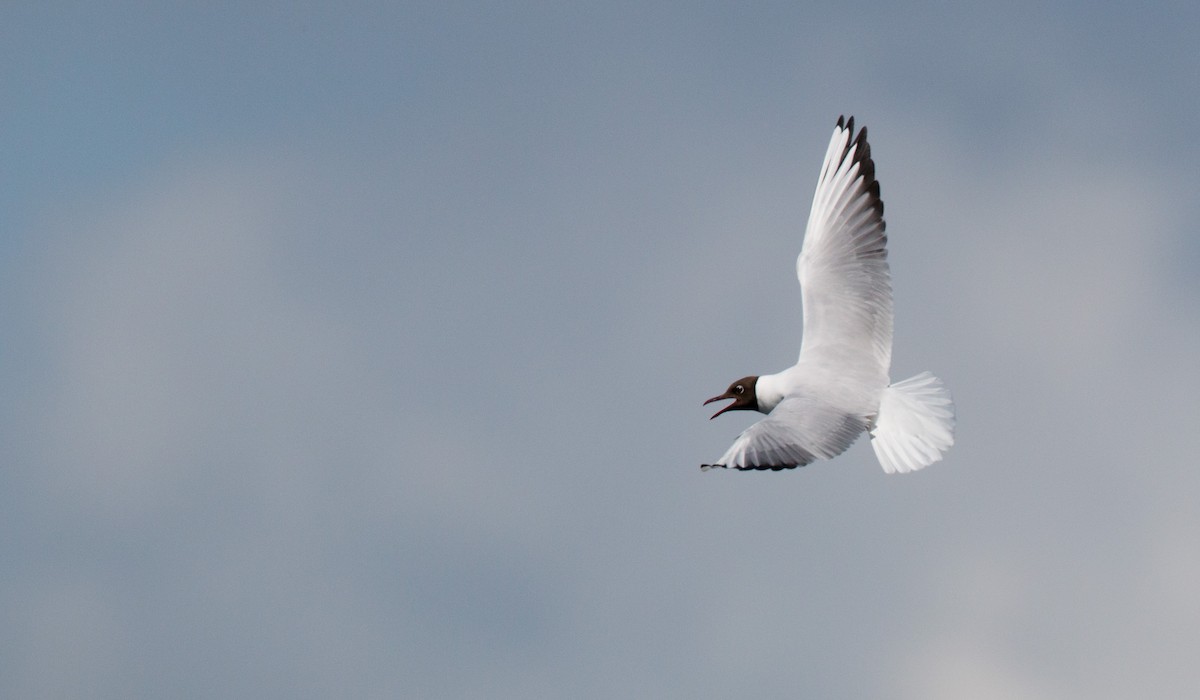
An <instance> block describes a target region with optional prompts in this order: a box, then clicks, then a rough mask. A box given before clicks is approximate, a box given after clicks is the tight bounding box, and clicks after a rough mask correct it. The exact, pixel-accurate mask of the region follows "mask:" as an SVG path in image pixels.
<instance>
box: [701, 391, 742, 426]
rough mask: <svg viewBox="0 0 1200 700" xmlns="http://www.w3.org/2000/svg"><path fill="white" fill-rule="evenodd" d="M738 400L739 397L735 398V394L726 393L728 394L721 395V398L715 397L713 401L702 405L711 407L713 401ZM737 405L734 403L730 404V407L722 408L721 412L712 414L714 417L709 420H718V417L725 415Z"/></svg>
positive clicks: (710, 400)
mask: <svg viewBox="0 0 1200 700" xmlns="http://www.w3.org/2000/svg"><path fill="white" fill-rule="evenodd" d="M736 398H737V397H736V396H734V395H733V394H728V393H726V394H721V395H720V396H714V397H712V398H711V399H709V400H708V401H705V402H704V403H703V404H701V405H703V406H707V405H709V404H710V403H712V402H713V401H722V400H724V399H736ZM736 405H737V401H734V402H733V403H731V404H729V405H728V406H726V407H725V408H722V409H721V410H719V411H717V412H716V413H714V414H712V417H711V418H709V420H712V419H713V418H716V417H717V416H719V415H721V414H722V413H724V412H726V411H728V410H729V409H731V408H733V407H734V406H736Z"/></svg>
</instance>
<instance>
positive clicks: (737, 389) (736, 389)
mask: <svg viewBox="0 0 1200 700" xmlns="http://www.w3.org/2000/svg"><path fill="white" fill-rule="evenodd" d="M745 391H746V387H744V386H742V385H741V384H738V385H737V386H735V387H733V393H735V394H741V393H743V392H745Z"/></svg>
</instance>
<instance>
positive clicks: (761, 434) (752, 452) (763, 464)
mask: <svg viewBox="0 0 1200 700" xmlns="http://www.w3.org/2000/svg"><path fill="white" fill-rule="evenodd" d="M866 427H867V421H866V419H864V418H862V417H861V416H853V415H849V414H847V413H845V412H842V411H840V410H837V409H835V408H833V407H831V406H829V405H828V404H826V403H823V402H820V401H816V400H813V399H811V398H806V397H803V396H792V397H789V398H786V399H784V400H783V401H781V402H779V405H778V406H776V407H775V410H773V411H771V413H770V414H768V415H767V417H766V418H763V419H762V420H760V421H759V422H757V423H755V424H754V425H752V426H750V427H749V428H747V429H746V430H745V431H744V432H743V433H742V434H741V435H739V436H738V439H737V440H735V441H734V443H733V445H732V446H731V447H730V448H729V449H728V450H726V451H725V454H724V455H723V456H722V457H721V459H719V460H717V461H716V463H714V464H702V465H700V468H701V469H704V470H708V469H711V468H713V467H727V468H729V469H772V470H775V471H778V470H780V469H794V468H795V467H803V466H804V465H806V464H809V463H811V462H813V461H815V460H818V459H832V458H833V457H836V456H838V455H840V454H841V453H843V452H845V451H846V448H848V447H850V445H851V444H852V443H853V442H854V440H855V439H856V438H857V437H858V435H859V433H861V432H862V431H863V430H865V429H866Z"/></svg>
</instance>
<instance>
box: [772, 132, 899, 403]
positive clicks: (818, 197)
mask: <svg viewBox="0 0 1200 700" xmlns="http://www.w3.org/2000/svg"><path fill="white" fill-rule="evenodd" d="M885 229H886V224H885V222H884V220H883V200H882V199H881V198H880V196H879V182H878V181H877V180H876V179H875V161H873V160H872V159H871V147H870V145H869V144H868V143H867V130H866V128H863V129H860V130H859V131H858V133H857V134H855V133H854V118H853V117H851V118H850V119H849V120H848V121H843V120H842V119H838V124H837V127H836V128H835V129H834V131H833V137H832V138H831V139H830V141H829V148H828V149H827V150H826V153H825V162H824V163H823V164H822V166H821V176H820V178H819V179H818V181H817V189H816V192H815V193H814V194H813V205H812V210H811V212H810V213H809V218H808V226H807V228H806V230H805V234H804V245H803V248H802V249H801V252H800V256H799V257H798V258H797V260H796V274H797V277H798V278H799V280H800V289H801V296H802V299H803V304H804V340H803V342H802V343H801V346H800V358H801V360H802V361H803V360H805V359H806V357H807V359H808V360H809V361H810V362H811V361H816V362H820V363H822V364H825V365H826V366H827V367H829V368H830V369H834V370H835V371H836V369H837V368H838V367H846V368H852V369H853V372H852V374H855V375H856V376H861V375H863V374H864V373H865V374H868V375H870V376H871V378H872V380H873V381H876V380H878V379H879V378H880V377H882V379H883V381H884V384H885V385H886V378H887V372H888V368H889V366H890V365H891V354H892V286H891V278H890V275H889V271H888V264H887V234H886V233H885Z"/></svg>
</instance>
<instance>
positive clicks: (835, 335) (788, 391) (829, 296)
mask: <svg viewBox="0 0 1200 700" xmlns="http://www.w3.org/2000/svg"><path fill="white" fill-rule="evenodd" d="M884 228H885V224H884V221H883V200H882V199H880V198H879V182H878V181H877V180H876V179H875V161H873V160H871V147H870V145H868V143H867V130H866V128H865V127H864V128H862V129H861V130H859V132H858V133H857V134H855V133H854V117H850V119H848V120H847V119H845V117H839V118H838V122H837V127H835V128H834V130H833V138H831V139H830V141H829V149H828V150H827V151H826V152H825V162H824V164H823V165H822V166H821V175H820V178H818V180H817V191H816V194H814V195H813V203H812V209H811V211H810V212H809V215H808V226H807V228H806V229H805V233H804V245H803V247H802V248H801V250H800V256H799V257H798V258H797V259H796V275H797V277H799V278H800V294H801V299H802V302H803V312H804V335H803V340H802V341H801V343H800V358H799V359H798V360H797V361H796V364H794V365H792V366H791V367H788V368H787V369H785V370H783V371H782V372H778V373H776V374H764V375H762V376H749V377H743V378H742V379H739V380H737V381H735V382H733V383H732V384H730V385H729V388H728V389H727V390H726V391H725V393H723V394H721V395H720V396H714V397H712V398H711V399H709V400H707V401H705V402H704V403H705V405H707V404H710V403H712V402H714V401H723V400H727V399H728V400H732V403H730V404H728V405H727V406H725V407H724V408H722V409H721V410H719V411H717V412H716V413H714V414H713V416H712V417H713V418H716V417H717V416H719V415H721V414H722V413H725V412H726V411H758V412H760V413H765V414H767V415H766V417H765V418H762V419H761V420H759V421H758V422H757V423H755V424H754V425H752V426H750V427H749V428H748V429H746V431H745V432H743V433H742V434H741V435H739V436H738V438H737V440H735V441H734V443H733V446H731V447H730V448H729V449H728V450H727V451H726V452H725V454H724V455H722V456H721V458H720V459H718V460H717V461H716V462H714V463H713V464H703V465H701V469H704V470H707V469H711V468H713V467H726V468H729V469H742V470H749V469H772V470H776V471H777V470H780V469H794V468H796V467H803V466H805V465H806V464H809V463H811V462H813V461H815V460H818V459H831V458H833V457H836V456H837V455H839V454H841V453H842V452H844V451H845V450H846V449H847V448H848V447H850V445H851V443H853V442H854V441H855V440H856V439H857V438H858V436H859V434H861V433H863V432H864V431H865V432H867V433H868V434H870V436H871V446H872V447H873V448H874V449H875V456H876V457H877V458H878V459H879V463H880V465H882V466H883V470H884V471H885V472H887V473H889V474H893V473H901V474H904V473H907V472H912V471H916V470H918V469H921V468H922V467H925V466H928V465H930V464H933V463H934V462H936V461H938V460H940V459H941V458H942V457H943V456H944V455H945V453H946V450H948V449H950V446H951V445H953V444H954V402H953V400H952V399H951V397H950V392H949V391H948V390H947V389H946V387H945V385H943V384H942V381H941V380H940V379H938V378H937V377H935V376H933V375H932V374H930V373H929V372H922V373H921V374H918V375H916V376H915V377H911V378H909V379H905V380H904V381H901V382H896V383H895V384H892V383H891V380H890V379H889V376H888V371H889V368H890V366H891V362H892V284H891V278H890V273H889V271H888V262H887V235H886V234H885V233H884Z"/></svg>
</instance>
